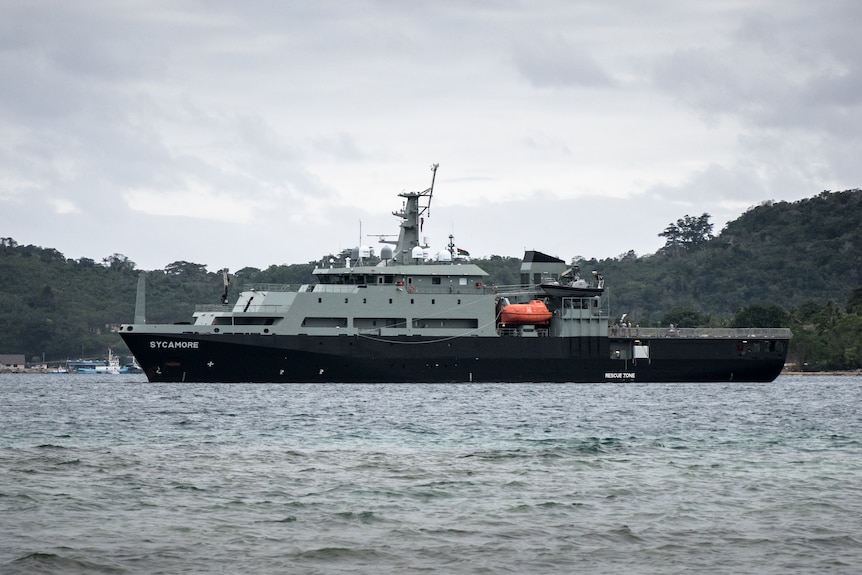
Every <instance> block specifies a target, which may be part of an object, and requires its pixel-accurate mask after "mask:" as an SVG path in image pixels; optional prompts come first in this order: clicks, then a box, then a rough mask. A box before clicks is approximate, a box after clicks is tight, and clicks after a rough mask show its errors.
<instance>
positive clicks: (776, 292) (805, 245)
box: [589, 189, 862, 319]
mask: <svg viewBox="0 0 862 575" xmlns="http://www.w3.org/2000/svg"><path fill="white" fill-rule="evenodd" d="M589 265H596V266H599V267H601V268H602V271H603V272H604V274H605V278H606V280H607V282H608V285H609V286H611V290H612V294H613V300H612V304H613V307H614V308H615V309H618V310H620V311H627V312H628V313H630V314H634V315H636V316H641V317H646V318H648V319H655V317H656V315H660V314H662V313H665V312H666V311H667V310H669V309H672V308H674V307H680V306H686V307H691V308H694V309H697V310H700V311H703V312H706V313H710V314H715V315H718V316H722V317H727V316H730V315H732V314H733V313H734V312H735V311H736V310H737V309H738V308H740V307H742V306H750V305H753V304H765V305H777V306H780V307H782V308H785V309H787V310H789V309H792V308H796V307H798V306H800V305H801V304H803V303H805V302H808V301H815V302H818V303H821V304H825V303H827V302H829V301H832V302H833V303H835V304H838V305H841V306H843V305H844V304H845V303H846V302H847V299H848V297H850V295H851V292H852V291H853V290H854V289H855V288H857V287H860V286H862V191H860V190H858V189H856V190H848V191H844V192H834V193H832V192H823V193H821V194H819V195H817V196H815V197H813V198H807V199H803V200H800V201H797V202H764V203H763V204H761V205H759V206H757V207H754V208H752V209H750V210H748V211H747V212H745V213H744V214H742V215H741V216H740V217H739V218H737V219H736V220H734V221H732V222H730V223H728V224H727V226H726V227H725V229H724V230H722V231H721V233H719V234H718V235H717V236H716V237H714V238H711V239H708V240H707V241H704V242H701V243H690V244H689V245H672V244H671V243H670V242H669V243H668V245H666V246H665V247H664V248H663V249H661V250H659V252H658V253H656V254H653V255H650V256H647V257H640V258H638V257H635V256H633V254H628V255H624V256H622V257H621V258H618V259H612V260H602V261H595V260H593V261H592V262H590V263H589Z"/></svg>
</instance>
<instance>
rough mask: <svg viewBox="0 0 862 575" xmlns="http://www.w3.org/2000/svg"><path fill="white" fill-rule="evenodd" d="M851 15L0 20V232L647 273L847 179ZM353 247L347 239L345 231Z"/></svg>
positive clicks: (290, 9) (856, 79)
mask: <svg viewBox="0 0 862 575" xmlns="http://www.w3.org/2000/svg"><path fill="white" fill-rule="evenodd" d="M860 29H862V2H859V1H858V0H847V1H844V2H842V1H831V0H821V1H818V2H810V1H808V0H798V1H793V0H790V1H788V0H764V1H760V0H732V1H722V2H691V1H685V0H664V1H662V0H657V1H644V0H630V1H620V2H607V1H605V0H595V1H593V0H589V1H576V0H522V1H517V0H501V1H474V2H471V1H466V0H459V1H455V0H449V1H447V0H436V1H433V2H412V1H407V0H404V1H397V0H381V1H358V0H351V1H348V0H342V1H326V0H313V1H311V0H310V1H307V2H303V1H291V2H287V1H279V0H271V1H256V0H249V1H245V2H234V1H229V2H228V1H223V2H220V1H213V0H208V1H207V2H199V1H195V2H191V1H182V0H166V1H161V2H160V1H158V0H140V1H118V0H105V1H99V0H87V1H86V2H83V1H82V2H75V1H70V2H66V1H60V0H56V1H39V0H0V236H2V237H12V238H14V239H15V240H16V241H17V242H18V243H19V244H21V245H26V244H35V245H39V246H43V247H49V248H56V249H57V250H59V251H60V252H62V253H63V254H65V256H66V257H68V258H74V259H78V258H81V257H86V258H91V259H94V260H96V261H101V260H102V259H103V258H105V257H107V256H110V255H112V254H114V253H119V254H122V255H125V256H126V257H128V258H129V259H130V260H132V261H133V262H136V264H137V267H138V268H139V269H145V270H152V269H162V268H164V267H165V266H166V265H168V264H170V263H172V262H175V261H190V262H194V263H199V264H204V265H206V266H207V267H208V269H209V270H210V271H215V270H217V269H220V268H222V267H229V268H231V269H232V270H237V269H240V268H243V267H247V266H251V267H258V268H266V267H268V266H270V265H273V264H284V263H288V264H290V263H304V262H308V261H312V260H316V259H318V258H319V257H321V256H323V255H324V254H328V253H335V252H338V251H339V250H341V249H344V248H349V247H353V246H355V245H357V244H359V243H360V242H361V243H363V244H368V243H373V242H375V241H376V240H375V239H374V238H371V237H368V235H369V234H384V233H397V231H398V228H397V226H398V220H397V219H396V218H395V217H393V216H392V215H391V212H392V211H393V210H396V209H398V208H399V207H400V205H401V199H400V198H398V197H397V194H398V193H399V192H401V191H420V190H423V189H425V188H427V187H428V185H429V184H430V181H431V171H430V165H431V164H432V163H437V162H439V164H440V168H439V170H438V172H437V182H436V186H435V194H434V200H433V203H432V206H431V214H430V218H429V219H428V220H427V221H426V224H425V235H426V236H428V239H429V241H430V242H431V244H432V247H433V248H434V249H442V248H443V247H444V246H445V244H446V243H447V242H448V235H449V234H450V233H452V234H454V235H455V238H456V243H457V244H458V245H459V246H460V247H462V248H464V249H467V250H469V251H470V252H471V254H473V255H474V256H489V255H492V254H497V255H504V256H515V257H521V256H522V255H523V251H524V250H525V249H537V250H540V251H545V252H547V253H550V254H553V255H557V256H559V257H561V258H564V259H566V260H568V259H570V258H572V257H573V256H577V255H581V256H586V257H598V258H603V257H613V256H617V255H619V254H622V253H624V252H627V251H628V250H634V251H635V252H637V253H638V255H645V254H649V253H653V252H655V251H656V250H657V249H658V248H660V247H661V246H662V245H663V244H664V241H663V238H660V237H658V234H659V233H660V232H662V231H663V230H664V229H665V228H666V227H667V225H668V224H669V223H671V222H674V221H676V220H677V219H678V218H681V217H683V216H684V215H700V214H702V213H704V212H707V213H709V214H711V216H712V220H711V221H712V222H713V223H714V224H715V230H714V231H715V233H716V234H717V233H718V232H719V231H720V230H721V228H722V227H723V226H724V224H725V223H726V222H727V221H730V220H733V219H736V218H737V217H738V216H739V215H740V214H742V213H743V212H744V211H745V210H746V209H748V208H749V207H751V206H754V205H757V204H759V203H761V202H763V201H765V200H776V201H778V200H788V201H794V200H798V199H801V198H804V197H810V196H814V195H817V194H818V193H820V192H821V191H822V190H824V189H830V190H834V191H837V190H844V189H848V188H856V187H860V186H862V177H860V169H862V168H860V166H862V160H860V158H862V145H860V142H862V75H860V66H862V56H860V55H862V34H860V32H859V31H860ZM360 233H361V234H362V236H360Z"/></svg>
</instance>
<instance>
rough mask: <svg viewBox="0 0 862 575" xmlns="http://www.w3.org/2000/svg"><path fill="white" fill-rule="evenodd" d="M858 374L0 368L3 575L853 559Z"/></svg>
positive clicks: (755, 569) (528, 570)
mask: <svg viewBox="0 0 862 575" xmlns="http://www.w3.org/2000/svg"><path fill="white" fill-rule="evenodd" d="M860 406H862V377H856V376H845V377H836V376H782V377H780V378H779V379H778V380H777V381H776V382H774V383H771V384H743V383H732V384H731V383H728V384H666V385H665V384H650V385H643V384H641V385H639V384H637V383H620V384H529V385H527V384H524V385H522V384H460V385H458V384H456V385H427V384H421V385H390V384H377V385H355V384H351V385H334V384H326V385H320V384H307V385H262V384H248V385H245V384H149V383H146V382H145V379H144V378H143V376H137V375H135V376H128V375H125V376H110V375H88V376H83V375H60V374H57V375H2V376H0V429H2V435H0V573H4V574H25V573H26V574H30V573H39V574H45V573H63V574H67V573H118V574H121V573H147V574H151V573H258V574H263V573H298V574H342V573H345V574H346V573H351V574H356V573H363V574H364V573H368V574H373V575H376V574H396V573H397V574H403V573H445V574H496V573H513V574H543V573H548V574H550V573H554V574H559V573H608V574H611V573H613V574H619V573H626V574H668V573H728V574H730V573H733V574H739V573H759V574H769V573H775V574H787V573H821V572H822V573H830V574H843V573H847V574H850V573H853V574H856V573H859V572H860V571H862V417H860Z"/></svg>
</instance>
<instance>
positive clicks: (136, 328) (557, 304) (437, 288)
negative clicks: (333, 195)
mask: <svg viewBox="0 0 862 575" xmlns="http://www.w3.org/2000/svg"><path fill="white" fill-rule="evenodd" d="M437 167H438V165H437V164H434V165H433V166H432V176H431V185H430V187H429V188H428V189H426V190H423V191H421V192H401V193H399V194H398V195H399V196H400V198H401V204H402V205H401V208H400V209H398V210H396V211H393V212H392V214H393V215H394V216H395V217H396V218H398V220H399V222H400V228H399V231H398V234H397V239H394V238H395V237H396V236H395V234H393V235H391V236H379V238H378V239H379V241H380V242H381V246H380V249H379V254H378V253H377V250H375V249H374V247H373V246H368V245H366V246H358V247H356V248H353V249H350V250H346V251H345V252H349V253H344V254H342V255H341V256H339V257H325V258H323V259H322V260H321V261H320V262H319V263H317V264H316V266H315V269H314V270H313V276H314V279H315V280H316V281H315V282H312V283H308V284H302V285H272V284H261V285H250V286H244V287H243V289H242V290H241V291H240V292H239V293H238V295H237V296H236V299H235V301H234V302H233V303H231V302H230V299H231V298H230V296H229V286H230V276H229V274H228V271H227V270H223V271H224V292H223V293H222V294H220V298H219V299H220V303H213V304H204V305H198V306H196V307H195V309H194V311H193V313H192V316H191V319H190V320H186V321H179V322H177V323H173V324H161V323H148V322H147V320H146V312H145V302H146V295H145V293H146V291H145V289H146V287H145V286H146V282H145V275H144V274H142V275H141V276H140V278H139V283H138V296H137V301H136V306H135V319H134V322H133V323H130V324H123V325H122V326H121V328H120V332H119V333H120V335H121V337H122V338H123V340H124V342H125V343H126V345H127V346H128V348H129V351H130V352H131V353H132V354H133V355H134V357H135V360H136V361H137V363H138V365H140V367H141V368H142V369H143V372H144V373H145V374H146V377H147V379H148V380H149V381H150V382H226V383H230V382H251V383H393V382H396V383H470V382H474V383H475V382H520V383H524V382H530V383H533V382H536V383H540V382H541V383H544V382H548V383H602V382H636V383H657V382H770V381H773V380H774V379H775V378H776V377H777V376H778V375H779V374H780V373H781V370H782V368H783V366H784V362H785V359H786V356H787V347H788V343H789V340H790V337H791V333H790V330H788V329H786V328H732V329H731V328H710V329H707V328H678V327H674V326H671V327H668V328H664V327H661V328H659V327H639V326H634V327H632V326H630V324H628V323H627V322H625V321H622V322H620V321H617V320H614V321H613V322H612V321H611V315H610V310H609V305H608V293H607V291H608V288H606V287H605V278H604V277H603V276H602V274H601V273H599V272H598V271H595V272H593V274H592V279H591V280H590V281H587V280H585V279H582V278H581V277H580V269H579V266H577V265H576V264H575V263H574V262H572V265H570V264H567V263H566V262H565V261H564V260H562V259H560V258H558V257H555V256H551V255H548V254H546V253H543V252H540V251H535V250H529V251H526V252H525V254H524V257H523V259H522V263H521V266H520V278H519V279H520V283H519V284H517V285H493V284H492V282H490V281H489V274H488V273H487V272H486V271H484V270H483V269H482V268H481V267H480V266H478V265H477V264H476V263H474V262H472V261H471V260H470V258H469V257H467V256H465V255H464V253H465V252H466V250H461V249H459V248H457V247H456V244H455V242H454V237H453V236H452V235H449V244H448V245H447V246H446V247H445V248H444V249H442V250H440V251H439V252H437V253H432V250H431V249H430V247H429V244H428V242H427V240H426V239H424V238H422V237H421V236H422V233H423V226H424V225H425V220H426V219H427V217H428V216H430V206H431V200H432V198H433V193H434V185H435V179H436V173H437ZM214 299H215V298H214Z"/></svg>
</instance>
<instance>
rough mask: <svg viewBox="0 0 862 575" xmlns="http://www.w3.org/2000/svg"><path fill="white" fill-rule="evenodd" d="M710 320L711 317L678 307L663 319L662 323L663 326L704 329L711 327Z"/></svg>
mask: <svg viewBox="0 0 862 575" xmlns="http://www.w3.org/2000/svg"><path fill="white" fill-rule="evenodd" d="M709 319H710V318H709V315H707V314H703V313H700V312H698V311H696V310H693V309H691V308H688V307H676V308H673V309H672V310H670V311H669V312H667V313H666V314H665V315H664V317H662V319H661V323H662V325H670V324H673V325H675V326H676V327H704V326H707V325H709Z"/></svg>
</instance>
